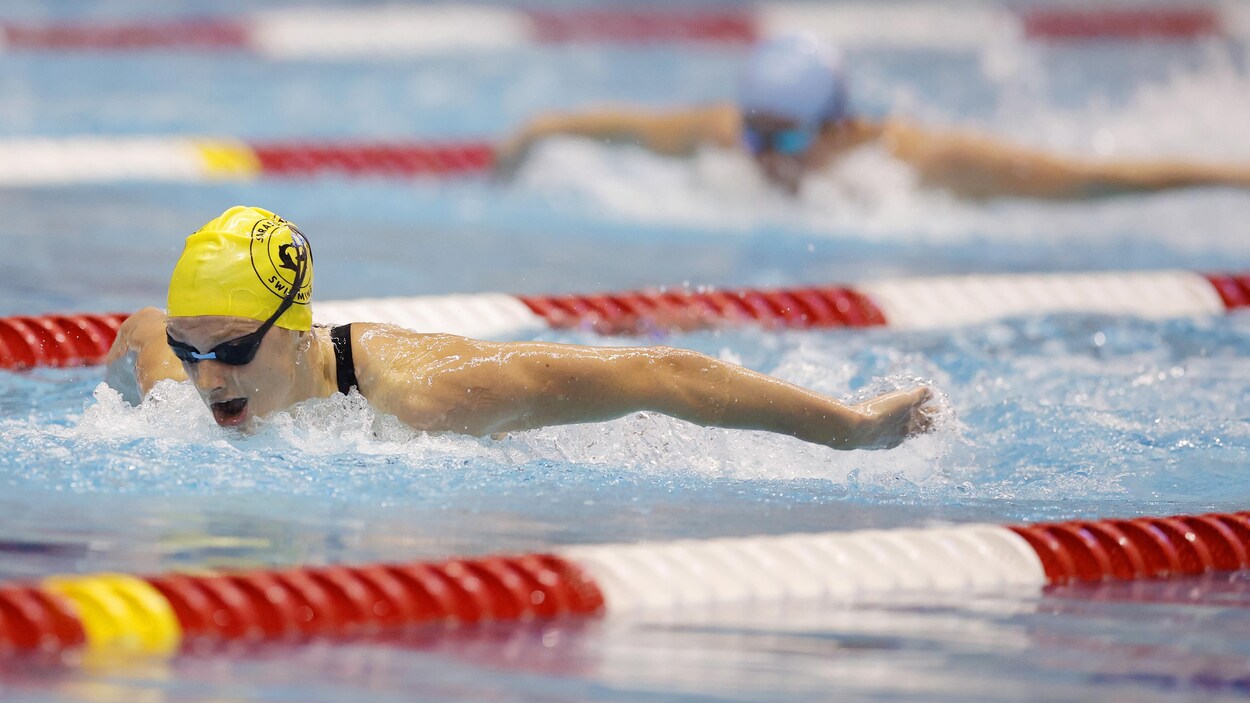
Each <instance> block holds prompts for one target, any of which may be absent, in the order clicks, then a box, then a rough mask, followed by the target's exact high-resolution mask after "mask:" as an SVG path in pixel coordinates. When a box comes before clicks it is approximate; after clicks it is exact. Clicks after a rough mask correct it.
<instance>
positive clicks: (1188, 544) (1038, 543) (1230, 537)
mask: <svg viewBox="0 0 1250 703" xmlns="http://www.w3.org/2000/svg"><path fill="white" fill-rule="evenodd" d="M1010 529H1011V530H1012V531H1014V532H1015V533H1016V534H1018V535H1020V536H1021V537H1023V538H1024V539H1025V540H1026V541H1028V543H1029V545H1030V546H1031V547H1033V549H1034V550H1035V551H1036V552H1037V554H1038V557H1039V558H1040V559H1041V561H1042V566H1043V568H1044V569H1045V572H1046V576H1047V579H1048V581H1049V582H1050V583H1052V584H1056V585H1058V584H1065V583H1070V582H1073V581H1105V580H1129V579H1134V578H1158V577H1166V576H1178V575H1196V574H1203V573H1207V572H1212V571H1232V570H1237V569H1245V568H1247V567H1250V513H1232V514H1212V515H1199V516H1178V517H1170V518H1151V517H1143V518H1136V519H1132V520H1097V521H1085V520H1076V521H1072V522H1064V523H1056V524H1042V525H1024V526H1014V527H1011V528H1010Z"/></svg>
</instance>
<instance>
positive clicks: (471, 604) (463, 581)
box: [0, 512, 1250, 656]
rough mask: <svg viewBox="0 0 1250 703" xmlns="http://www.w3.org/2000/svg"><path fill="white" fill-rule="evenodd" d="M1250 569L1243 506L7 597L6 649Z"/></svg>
mask: <svg viewBox="0 0 1250 703" xmlns="http://www.w3.org/2000/svg"><path fill="white" fill-rule="evenodd" d="M1246 568H1250V512H1237V513H1211V514H1207V515H1193V516H1186V515H1177V516H1170V517H1138V518H1130V519H1103V520H1073V521H1067V522H1057V523H1036V524H1025V525H1008V526H999V525H991V524H966V525H958V526H953V527H927V528H920V529H896V530H859V531H849V532H830V533H822V534H794V535H780V536H763V537H742V538H722V539H708V540H680V541H675V542H655V543H640V544H599V545H589V546H576V547H568V548H565V549H561V550H557V551H555V552H554V553H550V554H523V555H499V556H485V557H473V558H462V559H450V560H443V561H422V562H411V563H405V564H371V565H360V566H348V565H336V566H318V567H293V568H281V569H260V570H255V571H245V572H235V573H223V574H202V573H200V574H165V575H159V576H147V577H138V576H126V575H121V574H95V575H84V576H54V577H50V578H47V579H45V580H44V581H43V582H42V583H41V584H38V585H35V586H31V585H28V584H6V585H2V586H0V652H3V653H20V652H31V651H40V652H45V653H57V652H65V651H71V650H76V649H83V648H86V649H88V650H90V651H94V652H103V653H124V654H135V655H144V656H168V655H170V654H173V653H175V652H177V651H180V650H187V649H190V650H192V651H207V650H211V649H213V648H215V647H218V646H220V645H224V644H228V643H230V642H253V643H255V642H264V641H283V640H285V641H294V640H300V639H301V638H308V637H360V636H371V635H372V636H380V635H385V634H388V633H397V632H402V631H406V630H410V629H411V628H414V627H420V626H438V625H443V626H448V625H457V624H470V623H478V622H486V621H490V622H524V621H530V620H535V619H552V618H561V617H630V616H636V615H638V614H641V613H654V612H657V611H664V610H672V609H682V610H685V611H689V610H692V609H693V610H698V609H704V608H712V607H717V606H725V605H753V606H784V605H792V604H794V605H798V604H803V605H811V604H821V603H849V602H855V601H857V600H862V599H870V598H877V597H882V596H886V595H890V594H903V593H908V594H918V595H923V594H953V593H983V592H993V591H1004V590H1009V589H1020V588H1033V589H1038V590H1041V589H1045V588H1047V587H1052V586H1063V585H1067V584H1072V583H1100V582H1121V581H1134V580H1141V579H1161V578H1175V577H1181V576H1195V575H1201V574H1209V573H1218V572H1230V571H1237V570H1242V569H1246Z"/></svg>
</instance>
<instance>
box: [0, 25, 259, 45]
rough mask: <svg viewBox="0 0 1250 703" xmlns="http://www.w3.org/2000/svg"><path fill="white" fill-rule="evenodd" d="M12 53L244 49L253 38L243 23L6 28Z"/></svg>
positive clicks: (16, 26)
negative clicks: (18, 51) (28, 51)
mask: <svg viewBox="0 0 1250 703" xmlns="http://www.w3.org/2000/svg"><path fill="white" fill-rule="evenodd" d="M3 35H4V41H5V44H6V45H7V47H8V48H11V49H56V50H65V49H76V50H102V49H110V50H117V49H245V48H247V47H249V46H250V45H251V42H252V36H251V32H250V31H249V30H248V28H247V26H246V25H245V24H243V23H241V22H232V21H215V20H183V21H172V22H134V23H125V24H121V23H108V24H74V23H68V24H56V25H52V24H48V25H38V26H22V25H17V24H6V25H4V27H3Z"/></svg>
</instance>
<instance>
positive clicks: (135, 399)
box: [104, 349, 143, 405]
mask: <svg viewBox="0 0 1250 703" xmlns="http://www.w3.org/2000/svg"><path fill="white" fill-rule="evenodd" d="M138 358H139V352H137V351H135V350H134V349H131V350H130V351H128V352H126V353H125V354H124V355H121V356H118V357H117V358H116V359H113V360H112V361H110V362H109V365H108V367H107V368H106V369H105V370H104V383H106V384H107V385H108V387H109V388H112V389H113V390H115V391H117V392H118V393H121V394H122V400H124V401H126V402H127V403H130V404H131V405H138V404H139V403H141V402H143V394H142V393H140V392H139V378H138V376H137V375H136V374H135V362H136V361H137V360H138Z"/></svg>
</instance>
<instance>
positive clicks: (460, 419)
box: [365, 337, 931, 449]
mask: <svg viewBox="0 0 1250 703" xmlns="http://www.w3.org/2000/svg"><path fill="white" fill-rule="evenodd" d="M444 340H450V341H444V342H441V344H443V345H444V346H443V347H442V348H440V349H439V350H438V351H437V353H436V354H432V355H428V356H426V357H425V358H426V359H437V361H436V362H433V363H431V362H428V361H427V362H425V363H424V364H423V368H421V369H419V370H417V369H412V370H410V371H411V372H412V376H411V377H412V378H414V379H420V382H419V383H410V384H406V385H407V387H406V388H405V390H404V392H403V394H402V395H397V394H396V393H395V392H394V391H395V390H396V388H397V387H396V386H392V387H391V388H387V389H383V388H374V389H370V388H368V387H365V390H366V391H371V392H367V393H366V395H367V396H368V397H369V399H370V402H373V403H375V405H376V406H378V407H379V409H381V410H384V411H386V412H392V413H394V414H396V415H398V416H399V417H400V419H402V420H405V421H406V422H408V423H409V424H411V425H413V426H415V427H417V428H418V429H425V430H431V431H439V430H452V431H456V432H463V433H466V434H472V435H479V436H481V435H487V434H491V433H495V432H508V431H514V430H526V429H533V428H536V427H544V426H548V425H560V424H571V423H582V422H595V421H602V420H611V419H614V418H618V417H621V416H623V415H626V414H628V413H631V412H636V411H640V410H652V411H656V412H661V413H664V414H666V415H671V416H673V417H676V418H679V419H682V420H687V421H689V422H693V423H696V424H699V425H704V426H714V427H730V428H739V429H751V430H766V431H770V432H778V433H781V434H787V435H791V436H793V437H797V438H799V439H803V440H806V441H808V442H815V443H818V444H823V445H826V446H830V447H833V448H835V449H856V448H888V447H893V446H896V445H898V444H899V443H900V442H902V441H903V440H904V439H905V438H906V437H908V436H910V435H913V434H916V433H919V432H924V431H927V430H928V429H929V427H930V422H931V421H930V418H929V415H928V411H927V409H922V407H921V406H922V405H923V404H924V402H925V401H926V400H927V399H928V398H929V391H928V389H926V388H917V389H913V390H910V391H902V392H897V393H891V394H887V395H884V396H880V397H878V398H874V399H873V400H870V401H868V402H865V403H861V404H859V405H856V406H853V407H852V406H847V405H844V404H842V403H839V402H838V401H836V400H834V399H832V398H829V397H827V396H824V395H821V394H819V393H815V392H813V391H809V390H807V389H804V388H800V387H798V386H795V385H792V384H789V383H786V382H784V381H781V380H779V379H776V378H772V377H769V376H765V375H764V374H760V373H756V372H754V371H751V370H749V369H745V368H742V367H740V366H735V365H733V364H728V363H725V362H722V361H718V360H716V359H713V358H711V357H708V356H705V355H703V354H699V353H697V352H692V351H686V350H681V349H671V348H667V347H638V348H619V347H617V348H613V347H580V346H572V345H561V344H545V343H537V342H534V343H528V342H526V343H509V344H497V343H490V342H480V341H477V340H467V339H463V338H453V337H445V338H444ZM390 366H391V368H395V365H394V364H391V365H390ZM405 373H406V372H405ZM396 380H398V379H396ZM375 398H377V399H376V400H375Z"/></svg>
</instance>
